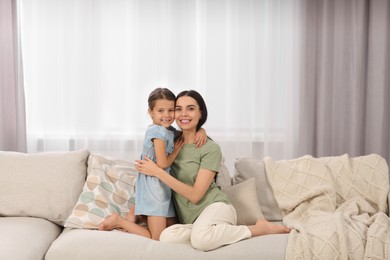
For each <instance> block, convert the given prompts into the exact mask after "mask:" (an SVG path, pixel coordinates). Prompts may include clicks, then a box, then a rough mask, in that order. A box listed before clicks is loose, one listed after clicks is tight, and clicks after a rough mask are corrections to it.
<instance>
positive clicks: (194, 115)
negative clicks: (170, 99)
mask: <svg viewBox="0 0 390 260" xmlns="http://www.w3.org/2000/svg"><path fill="white" fill-rule="evenodd" d="M201 117H202V112H201V111H200V108H199V105H198V102H197V101H196V100H195V99H193V98H192V97H189V96H182V97H180V98H178V99H177V100H176V106H175V120H176V124H177V125H178V126H179V127H180V128H181V129H182V130H183V131H184V130H192V129H195V130H196V126H197V125H198V122H199V120H200V118H201Z"/></svg>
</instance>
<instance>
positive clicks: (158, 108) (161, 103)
mask: <svg viewBox="0 0 390 260" xmlns="http://www.w3.org/2000/svg"><path fill="white" fill-rule="evenodd" d="M149 115H150V117H151V118H152V120H153V124H156V125H161V126H164V127H166V128H168V127H169V126H170V125H171V124H172V123H173V119H174V117H175V101H173V100H167V99H158V100H156V102H155V103H154V107H153V109H149Z"/></svg>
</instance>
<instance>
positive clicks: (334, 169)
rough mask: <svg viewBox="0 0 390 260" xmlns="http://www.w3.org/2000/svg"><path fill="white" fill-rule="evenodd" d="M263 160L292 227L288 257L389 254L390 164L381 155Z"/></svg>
mask: <svg viewBox="0 0 390 260" xmlns="http://www.w3.org/2000/svg"><path fill="white" fill-rule="evenodd" d="M264 160H265V164H266V172H267V177H268V180H269V183H270V185H271V187H272V189H273V192H274V196H275V199H276V201H277V202H278V204H279V207H280V208H281V210H282V212H283V216H284V217H283V221H284V223H285V224H286V225H287V226H289V227H291V228H292V232H291V234H290V236H289V242H288V246H287V251H286V259H390V218H389V216H388V215H387V212H388V202H387V199H388V195H389V175H388V174H389V169H388V166H387V164H386V161H385V160H384V159H383V158H382V157H380V156H379V155H376V154H371V155H368V156H361V157H355V158H349V157H348V155H342V156H336V157H323V158H313V157H311V156H303V157H300V158H298V159H294V160H282V161H274V160H273V159H272V158H270V157H266V158H265V159H264Z"/></svg>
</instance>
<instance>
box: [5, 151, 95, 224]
mask: <svg viewBox="0 0 390 260" xmlns="http://www.w3.org/2000/svg"><path fill="white" fill-rule="evenodd" d="M88 155H89V152H88V151H87V150H80V151H74V152H45V153H35V154H26V153H17V152H4V151H1V152H0V183H2V184H6V185H2V186H1V189H0V216H30V217H38V218H45V219H48V220H50V221H52V222H54V223H57V224H60V225H63V224H64V222H65V220H66V219H67V217H68V216H69V215H70V213H71V211H72V208H73V206H74V204H75V203H76V201H77V198H78V196H79V195H80V193H81V191H82V188H83V185H84V182H85V177H86V173H87V165H86V162H87V158H88Z"/></svg>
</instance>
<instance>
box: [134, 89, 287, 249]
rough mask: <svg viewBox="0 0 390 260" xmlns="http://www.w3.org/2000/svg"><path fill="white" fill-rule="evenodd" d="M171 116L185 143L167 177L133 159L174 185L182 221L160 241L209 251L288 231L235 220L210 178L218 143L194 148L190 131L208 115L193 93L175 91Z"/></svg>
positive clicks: (216, 163) (218, 154)
mask: <svg viewBox="0 0 390 260" xmlns="http://www.w3.org/2000/svg"><path fill="white" fill-rule="evenodd" d="M175 119H176V123H177V125H178V126H179V127H180V128H181V130H182V131H183V140H184V145H183V147H182V148H181V150H180V153H179V154H178V156H177V157H176V159H175V161H174V163H173V164H172V166H171V170H172V176H171V175H168V174H165V172H164V171H162V170H161V168H159V167H157V165H156V164H155V163H154V162H153V161H152V160H150V159H149V158H145V159H143V160H137V163H138V164H137V166H136V167H137V169H138V171H139V172H140V173H143V174H146V175H149V176H154V177H156V178H158V179H159V180H160V181H161V182H163V183H165V184H166V185H168V186H169V187H170V188H171V189H172V190H173V201H174V203H175V208H176V212H177V215H178V217H179V220H180V222H181V224H176V225H172V226H170V227H168V228H166V229H165V230H164V231H163V232H162V234H161V237H160V240H161V241H165V242H175V243H191V244H192V246H193V247H194V248H196V249H199V250H203V251H208V250H213V249H215V248H218V247H220V246H223V245H228V244H232V243H235V242H237V241H240V240H243V239H247V238H250V237H252V236H260V235H266V234H278V233H288V232H290V229H289V228H287V227H285V226H283V225H277V224H273V223H270V222H268V221H267V220H263V219H259V220H258V221H257V222H256V224H255V225H251V226H245V225H241V226H237V225H236V224H237V215H236V211H235V209H234V207H233V206H232V205H231V203H230V201H229V198H228V197H227V195H226V194H225V193H224V192H222V191H221V190H220V189H219V188H218V187H217V186H216V184H215V181H214V177H215V175H216V174H217V172H218V171H219V168H220V161H221V157H222V154H221V150H220V147H219V145H218V144H216V143H215V142H213V141H212V140H211V139H208V140H207V142H206V144H205V145H203V146H202V147H201V148H199V149H196V148H195V145H194V140H195V133H196V131H197V130H198V129H199V128H200V127H201V126H202V125H203V124H204V123H205V122H206V119H207V108H206V104H205V102H204V100H203V98H202V96H201V95H200V94H199V93H198V92H196V91H194V90H190V91H183V92H181V93H180V94H179V95H178V96H177V99H176V108H175Z"/></svg>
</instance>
